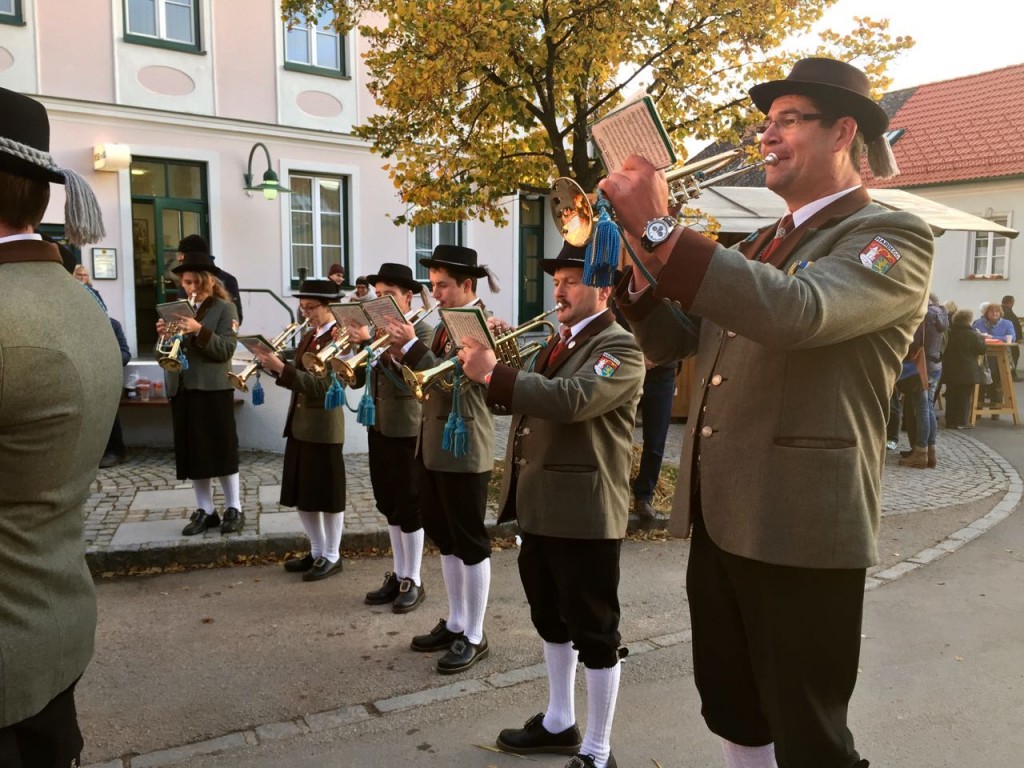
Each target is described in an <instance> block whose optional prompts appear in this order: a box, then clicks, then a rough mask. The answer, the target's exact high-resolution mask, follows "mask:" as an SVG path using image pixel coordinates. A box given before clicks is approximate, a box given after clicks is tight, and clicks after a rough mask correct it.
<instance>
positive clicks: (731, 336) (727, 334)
mask: <svg viewBox="0 0 1024 768" xmlns="http://www.w3.org/2000/svg"><path fill="white" fill-rule="evenodd" d="M725 335H726V336H728V337H729V338H730V339H731V338H733V337H735V336H736V331H726V332H725Z"/></svg>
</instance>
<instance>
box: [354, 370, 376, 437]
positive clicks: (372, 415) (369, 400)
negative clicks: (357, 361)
mask: <svg viewBox="0 0 1024 768" xmlns="http://www.w3.org/2000/svg"><path fill="white" fill-rule="evenodd" d="M371 358H372V355H371ZM372 362H373V360H372V359H367V361H366V385H365V386H364V387H363V397H362V399H361V400H360V401H359V411H358V413H356V421H358V422H359V423H360V424H362V425H363V426H364V427H372V426H373V425H374V424H376V423H377V406H376V404H375V403H374V402H373V367H372V365H371V363H372Z"/></svg>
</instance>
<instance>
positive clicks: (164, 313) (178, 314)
mask: <svg viewBox="0 0 1024 768" xmlns="http://www.w3.org/2000/svg"><path fill="white" fill-rule="evenodd" d="M156 313H157V314H158V315H159V316H160V319H161V320H163V321H164V322H165V323H167V324H168V325H170V324H171V323H175V322H177V321H178V320H181V319H182V318H183V317H195V316H196V310H195V307H193V306H192V305H191V304H190V303H189V302H187V301H186V300H185V299H179V300H178V301H168V302H167V303H165V304H157V305H156Z"/></svg>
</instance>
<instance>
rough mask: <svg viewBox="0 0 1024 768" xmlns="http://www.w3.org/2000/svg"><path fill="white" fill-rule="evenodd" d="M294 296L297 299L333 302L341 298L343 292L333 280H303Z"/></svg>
mask: <svg viewBox="0 0 1024 768" xmlns="http://www.w3.org/2000/svg"><path fill="white" fill-rule="evenodd" d="M292 296H294V297H295V298H297V299H318V300H319V301H327V302H331V301H337V300H338V299H340V298H341V290H340V288H339V287H338V286H337V285H336V284H335V282H334V281H333V280H303V281H302V285H300V286H299V290H298V291H296V292H295V293H293V294H292Z"/></svg>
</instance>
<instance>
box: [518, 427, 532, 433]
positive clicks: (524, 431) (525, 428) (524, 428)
mask: <svg viewBox="0 0 1024 768" xmlns="http://www.w3.org/2000/svg"><path fill="white" fill-rule="evenodd" d="M520 434H523V435H528V434H530V428H529V427H523V431H522V432H521V433H520Z"/></svg>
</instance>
